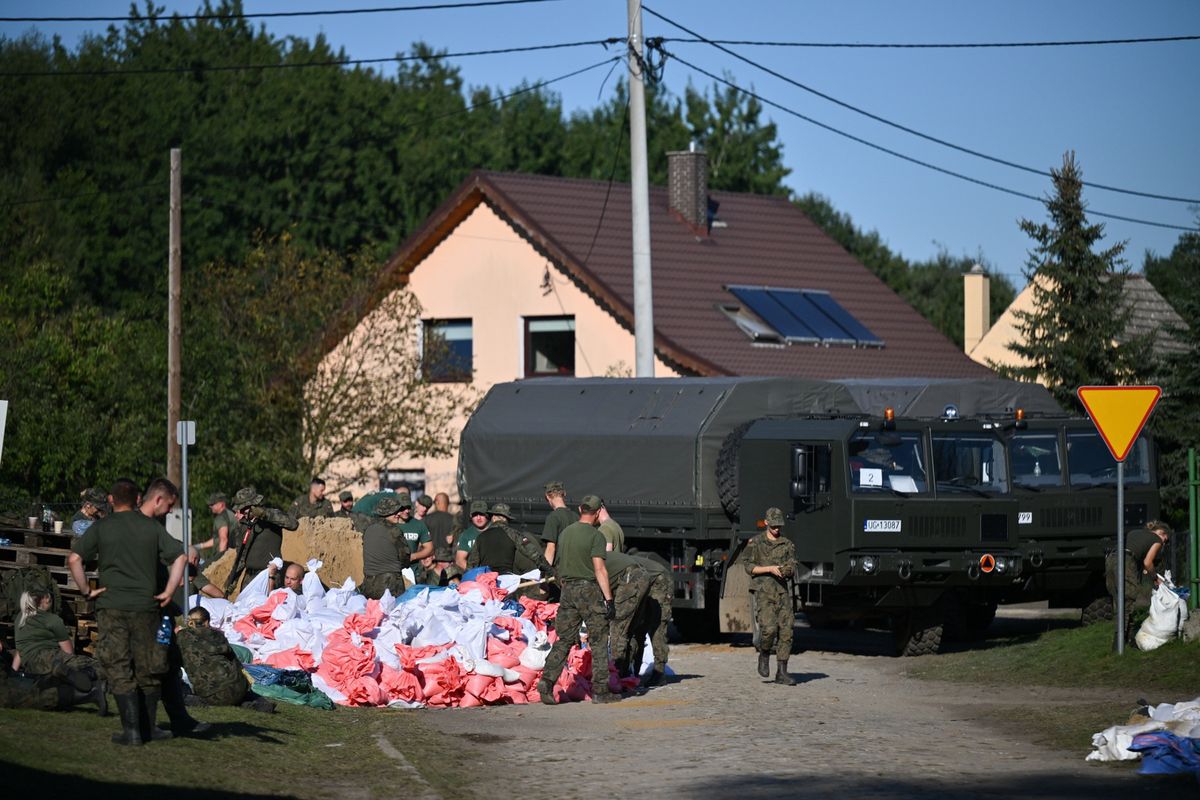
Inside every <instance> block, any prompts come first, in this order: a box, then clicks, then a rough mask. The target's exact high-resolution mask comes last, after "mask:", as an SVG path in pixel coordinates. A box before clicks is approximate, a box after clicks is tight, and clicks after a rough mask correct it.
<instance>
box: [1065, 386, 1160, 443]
mask: <svg viewBox="0 0 1200 800" xmlns="http://www.w3.org/2000/svg"><path fill="white" fill-rule="evenodd" d="M1077 394H1078V395H1079V402H1081V403H1083V407H1084V408H1086V409H1087V412H1088V416H1089V417H1091V418H1092V424H1094V425H1095V426H1096V430H1098V431H1100V438H1101V439H1103V440H1104V443H1105V444H1106V445H1108V452H1110V453H1112V457H1113V458H1115V459H1116V460H1117V461H1124V460H1125V457H1126V456H1128V455H1129V449H1130V448H1131V447H1133V442H1134V440H1135V439H1137V437H1138V434H1139V433H1141V432H1142V428H1143V427H1144V426H1145V425H1146V420H1148V419H1150V412H1152V411H1154V406H1155V404H1157V403H1158V398H1160V397H1162V389H1160V388H1158V387H1157V386H1080V387H1079V391H1078V392H1077Z"/></svg>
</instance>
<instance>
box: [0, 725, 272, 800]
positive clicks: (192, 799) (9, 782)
mask: <svg viewBox="0 0 1200 800" xmlns="http://www.w3.org/2000/svg"><path fill="white" fill-rule="evenodd" d="M251 727H252V726H251ZM0 775H3V776H4V777H3V786H4V790H5V796H7V797H19V796H26V797H43V796H46V797H59V796H61V797H93V798H99V797H120V798H122V800H162V798H164V797H170V798H172V800H217V799H218V798H225V797H238V798H248V799H249V800H254V798H260V797H261V798H266V797H273V798H276V800H279V798H280V796H279V795H260V794H248V793H243V792H229V791H222V790H217V789H203V788H195V789H193V788H189V787H183V786H167V785H163V784H153V783H117V782H109V781H98V780H90V779H88V778H81V777H79V776H77V775H63V774H60V773H56V772H48V771H46V770H40V769H33V768H32V767H26V766H21V765H19V764H13V763H10V762H4V761H0ZM22 793H27V794H22Z"/></svg>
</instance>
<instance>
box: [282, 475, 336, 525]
mask: <svg viewBox="0 0 1200 800" xmlns="http://www.w3.org/2000/svg"><path fill="white" fill-rule="evenodd" d="M291 513H292V516H293V517H295V518H296V519H300V517H332V516H333V504H332V503H330V502H329V498H327V497H326V496H325V479H324V478H322V477H320V476H313V479H312V483H310V484H309V485H308V494H302V495H300V496H299V497H297V498H296V499H295V500H293V501H292V508H291Z"/></svg>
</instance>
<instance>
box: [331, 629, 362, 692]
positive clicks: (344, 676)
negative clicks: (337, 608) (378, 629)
mask: <svg viewBox="0 0 1200 800" xmlns="http://www.w3.org/2000/svg"><path fill="white" fill-rule="evenodd" d="M354 638H355V637H354V636H352V635H351V633H350V631H348V630H346V629H345V628H342V629H339V630H336V631H334V632H333V633H331V634H329V638H328V640H326V643H325V649H324V650H323V651H322V653H321V666H320V668H319V669H318V670H317V674H318V675H320V676H321V677H322V678H324V679H325V681H326V682H327V683H328V684H329V685H330V686H332V687H333V688H335V689H337V690H338V691H340V692H342V693H343V694H348V692H347V687H348V686H349V685H350V683H351V682H352V681H353V680H354V679H355V678H360V677H363V676H365V675H370V674H372V673H374V672H375V665H376V660H375V643H374V642H372V641H371V640H370V639H367V638H364V637H357V638H358V643H357V644H355V642H354Z"/></svg>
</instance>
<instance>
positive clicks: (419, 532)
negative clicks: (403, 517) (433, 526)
mask: <svg viewBox="0 0 1200 800" xmlns="http://www.w3.org/2000/svg"><path fill="white" fill-rule="evenodd" d="M400 530H402V531H404V538H405V539H407V540H408V549H409V550H412V551H415V550H416V549H417V548H418V547H420V546H421V545H423V544H425V543H426V542H432V541H433V534H431V533H430V532H429V526H428V525H426V524H425V522H424V521H423V520H419V519H410V520H409V521H408V522H401V523H400Z"/></svg>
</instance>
